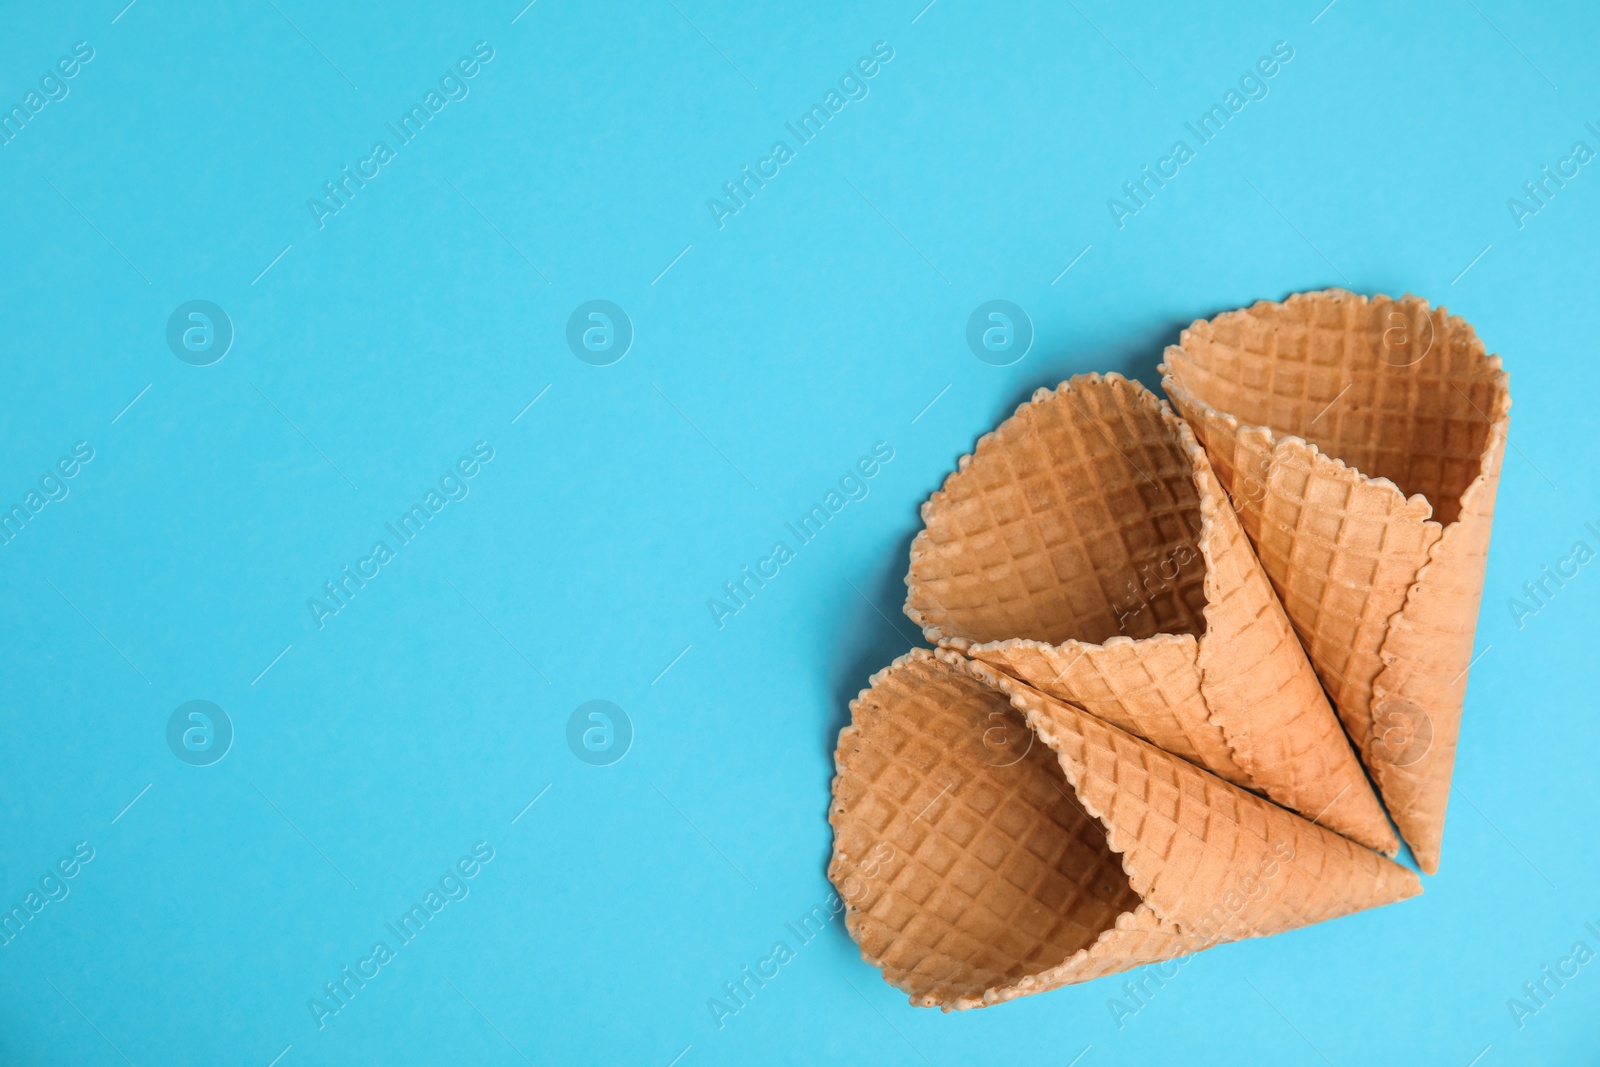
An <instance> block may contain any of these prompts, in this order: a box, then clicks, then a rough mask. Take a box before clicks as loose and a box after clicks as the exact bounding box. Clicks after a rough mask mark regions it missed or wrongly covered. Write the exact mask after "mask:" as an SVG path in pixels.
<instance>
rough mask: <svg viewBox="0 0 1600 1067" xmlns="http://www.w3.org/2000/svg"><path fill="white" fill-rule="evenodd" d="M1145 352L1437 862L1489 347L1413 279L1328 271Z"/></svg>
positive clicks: (1483, 544)
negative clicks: (1162, 350)
mask: <svg viewBox="0 0 1600 1067" xmlns="http://www.w3.org/2000/svg"><path fill="white" fill-rule="evenodd" d="M1161 371H1162V374H1163V375H1164V377H1163V379H1162V382H1163V385H1164V386H1165V388H1166V391H1167V394H1168V395H1169V396H1170V397H1171V398H1172V402H1173V403H1174V404H1175V405H1176V406H1177V408H1178V411H1179V412H1180V413H1181V414H1182V415H1183V416H1184V417H1185V418H1186V419H1187V420H1188V421H1189V423H1190V425H1191V426H1193V428H1194V432H1195V434H1196V435H1197V436H1198V437H1199V439H1200V441H1201V442H1202V443H1203V444H1204V446H1205V448H1206V451H1207V452H1208V453H1209V454H1210V457H1211V462H1212V464H1213V466H1214V467H1215V470H1216V473H1217V476H1218V477H1219V478H1220V479H1221V482H1222V484H1223V486H1224V487H1225V488H1226V489H1227V491H1228V493H1229V496H1230V498H1231V500H1232V502H1233V505H1234V507H1235V509H1237V511H1238V514H1239V518H1240V521H1241V523H1242V525H1243V527H1244V530H1245V532H1246V533H1247V534H1248V535H1249V537H1250V540H1251V541H1252V542H1253V543H1254V544H1255V547H1256V552H1257V555H1258V556H1259V558H1260V560H1261V565H1262V566H1263V567H1264V568H1265V570H1266V573H1267V575H1268V576H1269V577H1270V578H1271V580H1272V585H1273V587H1274V588H1275V589H1276V590H1277V593H1278V596H1279V597H1280V598H1281V599H1282V601H1283V606H1284V608H1285V610H1286V611H1287V612H1288V615H1289V618H1290V619H1291V620H1292V622H1293V623H1294V628H1295V631H1296V632H1297V633H1298V634H1299V637H1300V640H1301V642H1302V643H1303V644H1304V646H1305V648H1306V651H1307V652H1308V653H1309V655H1310V657H1311V662H1312V664H1313V665H1314V666H1315V667H1316V669H1317V673H1318V675H1319V676H1320V677H1321V679H1322V682H1323V684H1324V685H1325V686H1326V687H1327V689H1328V692H1329V693H1330V694H1331V695H1332V696H1333V699H1334V703H1335V704H1336V706H1337V707H1338V709H1339V715H1340V718H1341V719H1342V720H1343V722H1344V725H1345V729H1346V731H1347V732H1348V733H1349V734H1350V737H1351V739H1352V740H1353V741H1354V742H1355V744H1356V747H1357V749H1358V750H1359V751H1360V752H1361V756H1362V759H1363V761H1364V762H1365V763H1366V766H1367V769H1368V770H1369V771H1370V772H1371V773H1372V777H1373V780H1374V781H1375V782H1376V783H1377V785H1378V789H1379V791H1380V792H1381V793H1382V795H1383V799H1384V801H1385V803H1386V804H1387V805H1388V808H1389V813H1390V814H1391V815H1392V816H1393V817H1394V820H1395V823H1396V825H1398V826H1399V828H1400V833H1401V835H1402V836H1403V837H1404V838H1405V839H1406V842H1407V843H1408V844H1409V845H1410V846H1411V849H1412V851H1413V853H1415V855H1416V857H1417V862H1418V863H1419V864H1420V865H1421V867H1422V869H1423V870H1424V871H1426V872H1428V873H1429V874H1432V873H1434V872H1435V871H1437V870H1438V867H1439V849H1440V841H1441V838H1442V836H1443V831H1444V815H1445V806H1446V802H1447V801H1448V799H1449V793H1450V774H1451V770H1452V768H1453V767H1454V764H1455V752H1456V740H1457V737H1458V736H1459V733H1460V727H1461V707H1462V703H1463V700H1464V699H1465V696H1466V684H1467V670H1468V668H1469V667H1470V665H1471V663H1472V643H1473V635H1474V632H1475V630H1476V628H1477V619H1478V603H1479V599H1480V597H1481V594H1482V591H1483V574H1484V565H1485V562H1486V558H1487V555H1488V546H1489V528H1490V525H1491V523H1492V521H1493V518H1494V498H1495V489H1496V487H1497V485H1498V484H1499V477H1500V462H1501V459H1502V457H1503V455H1504V452H1505V442H1506V427H1507V425H1508V421H1509V415H1508V412H1509V409H1510V407H1511V394H1510V389H1509V385H1508V380H1507V377H1506V374H1505V373H1504V371H1502V370H1501V367H1500V358H1499V357H1498V356H1492V355H1487V354H1486V353H1485V351H1484V347H1483V344H1482V342H1480V341H1479V340H1478V337H1477V334H1476V333H1475V332H1474V331H1473V329H1472V327H1471V326H1469V325H1468V324H1467V323H1466V322H1464V321H1462V320H1461V319H1460V318H1457V317H1456V316H1453V315H1449V314H1447V313H1446V312H1445V311H1444V309H1443V308H1438V309H1430V308H1429V307H1428V305H1427V303H1426V302H1425V301H1423V300H1421V299H1419V298H1417V297H1412V296H1408V297H1405V298H1404V299H1401V300H1391V299H1389V298H1388V297H1384V296H1377V297H1373V298H1372V299H1370V300H1369V299H1368V298H1366V297H1364V296H1356V295H1355V294H1353V293H1347V292H1345V291H1343V290H1340V289H1329V290H1326V291H1324V292H1317V293H1301V294H1298V295H1296V296H1292V297H1290V298H1289V299H1288V300H1286V301H1284V302H1283V303H1281V304H1275V303H1268V302H1265V301H1263V302H1260V303H1257V304H1256V305H1254V306H1253V307H1250V308H1247V309H1244V310H1241V311H1233V312H1229V313H1227V314H1224V315H1219V316H1217V317H1216V318H1214V319H1212V320H1210V321H1199V322H1196V323H1195V324H1194V325H1192V326H1190V327H1189V328H1188V329H1187V330H1185V331H1184V332H1183V335H1182V337H1181V339H1180V343H1179V344H1178V345H1175V346H1172V347H1169V348H1168V349H1167V351H1166V358H1165V362H1164V363H1163V365H1162V367H1161Z"/></svg>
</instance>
